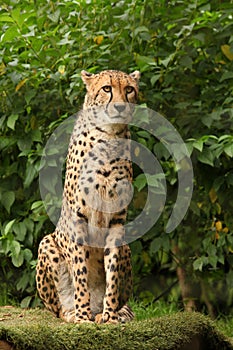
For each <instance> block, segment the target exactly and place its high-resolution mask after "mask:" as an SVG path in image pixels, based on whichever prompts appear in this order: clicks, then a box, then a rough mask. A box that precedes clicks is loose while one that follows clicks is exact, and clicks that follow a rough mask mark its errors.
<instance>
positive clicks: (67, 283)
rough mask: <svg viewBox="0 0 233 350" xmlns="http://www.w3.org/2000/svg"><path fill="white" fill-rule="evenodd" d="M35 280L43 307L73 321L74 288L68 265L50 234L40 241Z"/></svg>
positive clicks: (67, 320)
mask: <svg viewBox="0 0 233 350" xmlns="http://www.w3.org/2000/svg"><path fill="white" fill-rule="evenodd" d="M36 282H37V289H38V293H39V296H40V298H41V299H42V301H43V303H44V305H45V307H46V308H47V309H48V310H49V311H51V312H52V313H54V314H55V315H56V316H57V317H60V318H63V319H64V320H65V321H66V322H74V319H75V312H74V288H73V283H72V278H71V276H70V273H69V269H68V266H67V264H66V262H65V260H64V258H63V257H62V255H61V254H60V251H59V248H58V247H57V245H56V243H55V241H54V239H53V237H52V235H48V236H45V237H44V238H43V240H42V241H41V243H40V246H39V253H38V263H37V268H36Z"/></svg>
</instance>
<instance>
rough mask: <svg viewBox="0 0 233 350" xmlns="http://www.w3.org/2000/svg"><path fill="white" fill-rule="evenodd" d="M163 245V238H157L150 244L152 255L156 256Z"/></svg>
mask: <svg viewBox="0 0 233 350" xmlns="http://www.w3.org/2000/svg"><path fill="white" fill-rule="evenodd" d="M162 245H163V240H162V238H161V237H156V238H155V239H153V241H152V242H151V244H150V253H151V254H155V253H157V252H158V251H159V249H160V248H161V247H162Z"/></svg>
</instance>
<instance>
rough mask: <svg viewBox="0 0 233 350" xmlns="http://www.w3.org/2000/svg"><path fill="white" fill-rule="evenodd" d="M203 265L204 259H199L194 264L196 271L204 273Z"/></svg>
mask: <svg viewBox="0 0 233 350" xmlns="http://www.w3.org/2000/svg"><path fill="white" fill-rule="evenodd" d="M203 264H204V261H203V258H202V257H201V258H197V259H196V260H195V261H194V263H193V268H194V270H199V271H202V268H203Z"/></svg>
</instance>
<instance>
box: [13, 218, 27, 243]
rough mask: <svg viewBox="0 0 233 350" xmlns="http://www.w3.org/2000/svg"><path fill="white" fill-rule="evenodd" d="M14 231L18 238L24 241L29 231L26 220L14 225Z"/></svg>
mask: <svg viewBox="0 0 233 350" xmlns="http://www.w3.org/2000/svg"><path fill="white" fill-rule="evenodd" d="M14 232H15V233H16V239H17V240H18V241H20V242H23V241H24V239H25V236H26V233H27V228H26V225H25V223H24V222H19V223H17V224H15V225H14Z"/></svg>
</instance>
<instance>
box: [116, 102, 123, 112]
mask: <svg viewBox="0 0 233 350" xmlns="http://www.w3.org/2000/svg"><path fill="white" fill-rule="evenodd" d="M114 108H115V109H116V110H117V112H119V113H121V112H123V111H124V110H125V105H124V104H119V103H118V104H114Z"/></svg>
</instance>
